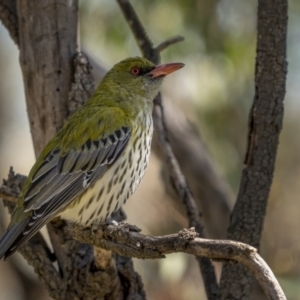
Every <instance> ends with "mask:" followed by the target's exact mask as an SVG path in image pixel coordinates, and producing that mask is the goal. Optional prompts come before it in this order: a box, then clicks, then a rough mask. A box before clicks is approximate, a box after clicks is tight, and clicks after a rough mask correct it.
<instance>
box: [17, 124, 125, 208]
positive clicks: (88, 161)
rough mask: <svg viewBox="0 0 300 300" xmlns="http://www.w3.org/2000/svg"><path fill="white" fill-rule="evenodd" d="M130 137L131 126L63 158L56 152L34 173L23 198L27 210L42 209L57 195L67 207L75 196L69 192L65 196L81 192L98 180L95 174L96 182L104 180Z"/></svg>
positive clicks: (75, 150)
mask: <svg viewBox="0 0 300 300" xmlns="http://www.w3.org/2000/svg"><path fill="white" fill-rule="evenodd" d="M130 134H131V133H130V129H129V127H124V126H123V127H121V128H119V129H118V130H116V131H115V132H114V133H113V134H111V135H109V136H108V137H107V138H104V139H100V140H96V141H91V140H88V141H87V142H86V143H84V144H83V146H82V147H81V148H80V149H71V150H70V151H69V152H68V153H67V154H66V155H64V156H62V155H61V154H60V152H59V150H57V149H53V150H52V151H51V152H50V154H48V156H47V157H46V158H45V159H44V161H43V162H42V163H41V165H40V167H39V168H38V169H37V170H36V172H35V173H34V174H33V176H32V179H31V185H30V187H29V188H28V189H27V191H26V193H25V194H24V195H23V197H24V208H25V209H24V211H25V212H28V211H30V210H33V211H35V210H39V209H40V208H41V207H42V206H44V205H45V204H47V203H48V202H49V200H50V199H51V202H52V201H53V199H56V196H58V198H60V200H59V201H60V202H61V204H62V206H64V204H68V202H69V200H70V199H69V198H72V197H71V196H70V195H69V193H67V194H68V196H65V197H62V195H64V194H66V192H67V191H68V190H69V189H71V190H74V191H75V190H78V192H77V194H78V193H81V192H83V191H84V190H85V189H86V188H88V187H89V186H90V184H91V183H92V181H94V180H95V175H96V174H97V178H96V179H98V178H99V177H101V175H103V174H104V172H105V171H106V170H107V168H108V167H109V166H110V165H112V164H113V163H114V162H115V161H116V159H117V158H118V157H119V156H120V155H121V153H122V152H123V150H124V148H125V146H126V145H127V143H128V140H129V138H130ZM77 185H78V188H77ZM72 195H73V193H72ZM71 200H72V199H71Z"/></svg>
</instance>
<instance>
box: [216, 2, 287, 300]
mask: <svg viewBox="0 0 300 300" xmlns="http://www.w3.org/2000/svg"><path fill="white" fill-rule="evenodd" d="M286 35H287V0H259V1H258V17H257V58H256V70H255V97H254V101H253V105H252V109H251V112H250V117H249V120H250V122H249V139H248V150H247V155H246V159H245V164H246V167H245V168H244V170H243V173H242V178H241V183H240V190H239V194H238V198H237V202H236V204H235V207H234V210H233V212H232V215H231V221H230V226H229V229H228V239H231V240H237V241H241V242H244V243H247V244H250V245H252V246H254V247H257V248H259V243H260V238H261V233H262V229H263V224H264V218H265V214H266V209H267V203H268V202H267V201H268V197H269V191H270V188H271V184H272V179H273V173H274V167H275V160H276V153H277V146H278V141H279V133H280V131H281V128H282V119H283V100H284V96H285V82H286V73H287V63H286ZM251 285H252V276H251V274H250V272H249V271H248V270H246V268H244V267H243V266H242V265H240V264H236V265H230V264H225V265H224V267H223V272H222V277H221V287H220V295H221V299H224V300H225V299H226V300H228V299H237V300H238V299H239V300H240V299H249V297H250V293H251Z"/></svg>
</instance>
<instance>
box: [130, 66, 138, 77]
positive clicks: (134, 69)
mask: <svg viewBox="0 0 300 300" xmlns="http://www.w3.org/2000/svg"><path fill="white" fill-rule="evenodd" d="M139 73H140V68H138V67H134V68H132V69H131V74H132V75H139Z"/></svg>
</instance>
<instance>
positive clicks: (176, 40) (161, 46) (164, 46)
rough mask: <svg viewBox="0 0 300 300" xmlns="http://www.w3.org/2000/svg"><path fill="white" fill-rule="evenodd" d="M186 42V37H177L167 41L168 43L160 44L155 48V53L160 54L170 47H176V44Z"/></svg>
mask: <svg viewBox="0 0 300 300" xmlns="http://www.w3.org/2000/svg"><path fill="white" fill-rule="evenodd" d="M182 41H184V37H183V36H180V35H176V36H174V37H171V38H169V39H167V40H166V41H164V42H162V43H160V44H159V45H158V46H156V47H155V48H154V50H155V51H157V52H158V53H160V52H162V51H163V50H165V49H167V48H168V47H169V46H171V45H174V44H176V43H179V42H182Z"/></svg>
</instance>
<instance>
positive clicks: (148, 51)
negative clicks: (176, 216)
mask: <svg viewBox="0 0 300 300" xmlns="http://www.w3.org/2000/svg"><path fill="white" fill-rule="evenodd" d="M117 1H118V3H119V5H120V7H121V9H122V12H123V14H124V16H125V18H126V20H127V22H128V24H129V26H130V28H131V30H132V32H133V35H134V36H135V39H136V40H137V42H138V45H139V47H140V50H141V52H142V54H143V56H144V57H146V58H147V59H149V60H150V61H152V62H153V63H155V64H158V63H159V61H160V55H159V51H162V50H163V49H165V48H166V47H168V46H169V45H172V44H174V43H176V42H179V41H182V40H183V38H179V37H176V38H172V39H169V40H167V41H165V42H163V43H161V44H160V45H159V46H158V47H156V48H153V46H152V42H151V41H150V39H149V37H148V36H147V34H146V32H145V29H144V27H143V25H142V23H141V22H140V20H139V18H138V16H137V14H136V13H135V11H134V9H133V7H132V6H131V4H130V3H129V2H128V0H117ZM154 104H155V105H154V111H153V119H154V125H155V128H156V130H157V131H158V135H159V141H160V147H161V149H162V151H163V153H164V161H165V164H166V167H167V169H168V172H169V176H170V179H171V181H172V183H173V186H174V187H175V191H176V193H177V196H178V198H179V199H181V200H182V202H183V204H184V205H185V207H186V210H187V215H188V218H189V223H190V226H194V227H195V228H196V230H197V232H199V234H200V236H201V237H205V234H204V227H203V225H202V222H201V220H200V215H199V211H198V208H197V205H196V203H195V200H194V198H193V196H192V194H191V192H190V189H189V187H188V184H187V182H186V179H185V177H184V175H183V174H182V172H181V170H180V167H179V164H178V162H177V160H176V158H175V156H174V153H173V150H172V148H171V145H170V143H169V141H168V137H167V136H168V134H167V128H166V125H165V119H164V114H163V106H162V101H161V95H160V94H159V95H158V96H157V97H156V99H155V101H154ZM197 260H198V262H199V265H200V269H201V273H202V277H203V281H204V286H205V289H206V294H207V297H208V299H209V300H213V299H217V294H218V284H217V279H216V276H215V272H214V267H213V265H212V262H211V261H210V260H209V259H206V258H199V259H197Z"/></svg>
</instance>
